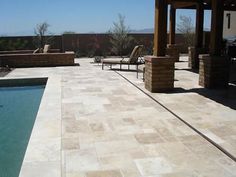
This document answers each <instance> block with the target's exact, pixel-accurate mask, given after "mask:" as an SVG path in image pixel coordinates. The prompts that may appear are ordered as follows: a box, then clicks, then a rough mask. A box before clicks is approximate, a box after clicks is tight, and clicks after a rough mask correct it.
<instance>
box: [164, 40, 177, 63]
mask: <svg viewBox="0 0 236 177" xmlns="http://www.w3.org/2000/svg"><path fill="white" fill-rule="evenodd" d="M166 54H167V55H169V56H170V57H171V58H174V60H175V62H178V61H179V45H177V44H167V49H166Z"/></svg>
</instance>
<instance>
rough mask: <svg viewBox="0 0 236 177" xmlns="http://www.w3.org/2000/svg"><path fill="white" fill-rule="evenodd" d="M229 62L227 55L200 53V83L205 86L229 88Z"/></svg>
mask: <svg viewBox="0 0 236 177" xmlns="http://www.w3.org/2000/svg"><path fill="white" fill-rule="evenodd" d="M229 64H230V63H229V58H227V57H223V56H210V55H200V66H199V85H200V86H202V87H205V88H216V89H217V88H227V87H228V82H229V67H230V65H229Z"/></svg>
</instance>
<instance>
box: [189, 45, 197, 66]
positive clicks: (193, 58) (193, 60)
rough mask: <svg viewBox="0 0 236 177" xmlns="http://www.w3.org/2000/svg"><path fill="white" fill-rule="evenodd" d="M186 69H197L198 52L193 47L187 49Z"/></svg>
mask: <svg viewBox="0 0 236 177" xmlns="http://www.w3.org/2000/svg"><path fill="white" fill-rule="evenodd" d="M188 67H189V68H191V69H198V68H199V58H198V50H197V49H196V48H195V47H189V48H188Z"/></svg>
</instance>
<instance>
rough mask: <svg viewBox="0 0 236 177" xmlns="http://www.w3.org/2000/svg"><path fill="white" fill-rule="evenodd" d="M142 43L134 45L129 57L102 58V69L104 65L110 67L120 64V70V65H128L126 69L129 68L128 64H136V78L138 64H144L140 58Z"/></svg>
mask: <svg viewBox="0 0 236 177" xmlns="http://www.w3.org/2000/svg"><path fill="white" fill-rule="evenodd" d="M142 49H143V45H137V46H135V47H134V49H133V51H132V53H131V55H130V57H129V58H122V59H121V58H113V59H112V58H110V59H109V58H108V59H103V60H102V70H103V69H104V65H109V66H110V68H111V69H112V65H117V64H118V65H120V70H121V69H122V65H128V70H129V69H130V65H135V66H136V72H137V78H138V66H139V65H142V64H144V60H142V59H141V53H142Z"/></svg>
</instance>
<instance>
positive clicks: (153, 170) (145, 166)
mask: <svg viewBox="0 0 236 177" xmlns="http://www.w3.org/2000/svg"><path fill="white" fill-rule="evenodd" d="M135 163H136V166H137V168H138V169H139V171H140V173H141V174H142V175H143V176H149V175H158V174H165V173H171V172H172V171H173V167H172V164H170V163H169V162H168V161H166V160H165V159H164V158H160V157H156V158H145V159H136V160H135Z"/></svg>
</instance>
